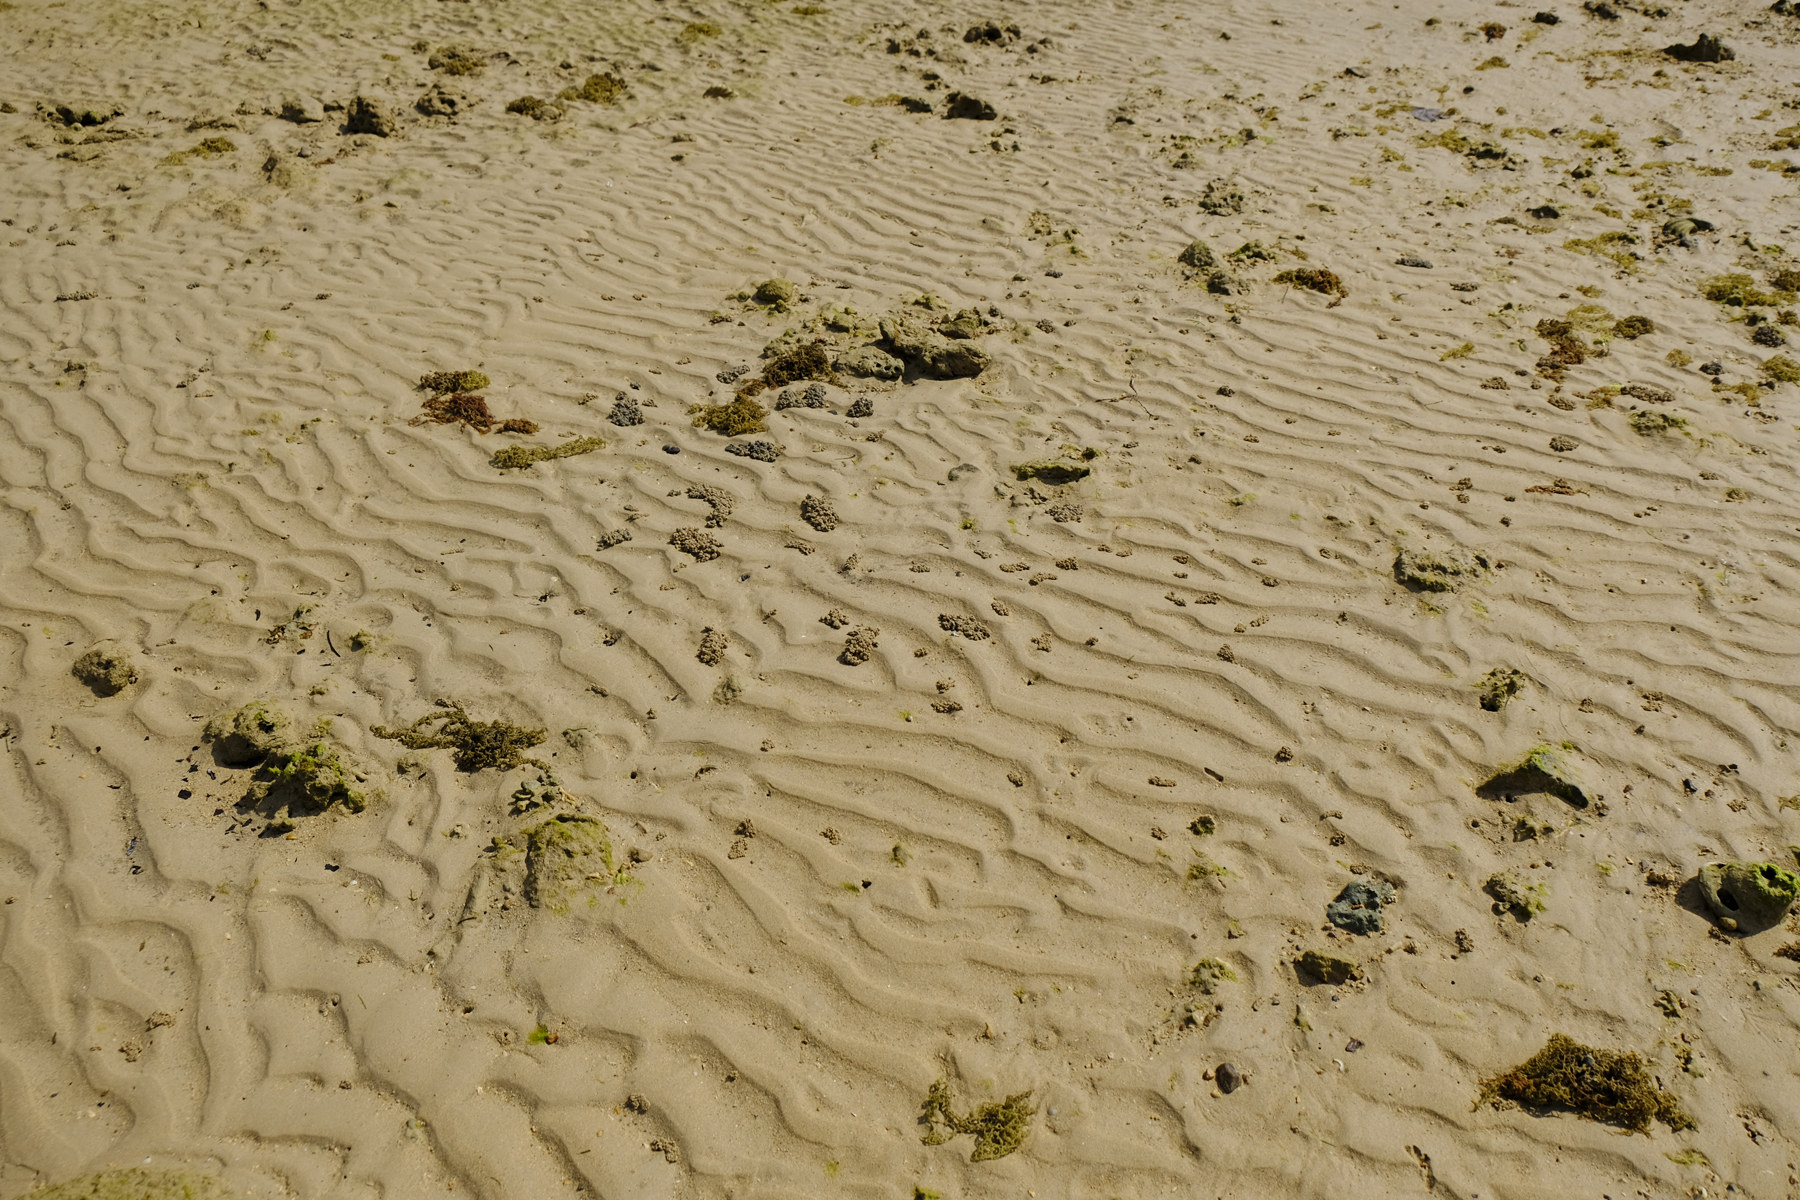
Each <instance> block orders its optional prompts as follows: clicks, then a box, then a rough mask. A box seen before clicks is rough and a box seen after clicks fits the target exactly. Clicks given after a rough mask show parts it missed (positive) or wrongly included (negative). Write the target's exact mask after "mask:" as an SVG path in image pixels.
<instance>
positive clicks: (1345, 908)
mask: <svg viewBox="0 0 1800 1200" xmlns="http://www.w3.org/2000/svg"><path fill="white" fill-rule="evenodd" d="M1394 899H1395V892H1394V885H1393V884H1391V883H1389V882H1387V881H1386V880H1384V879H1377V880H1376V881H1375V882H1374V883H1364V882H1362V880H1360V879H1358V880H1353V881H1352V882H1350V883H1348V884H1346V885H1345V886H1344V890H1343V891H1341V892H1339V893H1338V894H1337V899H1335V900H1333V901H1332V902H1331V903H1330V904H1327V905H1326V906H1325V919H1326V920H1327V921H1330V922H1331V923H1332V924H1333V925H1336V926H1337V927H1338V928H1339V929H1343V930H1347V931H1348V932H1350V933H1362V934H1367V933H1380V932H1381V906H1382V905H1384V904H1392V903H1393V902H1394Z"/></svg>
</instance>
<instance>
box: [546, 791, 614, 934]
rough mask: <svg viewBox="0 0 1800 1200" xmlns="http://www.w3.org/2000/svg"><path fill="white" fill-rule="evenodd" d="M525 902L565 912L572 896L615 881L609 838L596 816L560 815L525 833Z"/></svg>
mask: <svg viewBox="0 0 1800 1200" xmlns="http://www.w3.org/2000/svg"><path fill="white" fill-rule="evenodd" d="M524 837H525V899H526V901H527V902H528V903H529V904H530V905H531V906H532V907H533V908H545V909H549V910H550V911H551V912H567V911H569V907H570V905H571V904H572V903H573V901H574V900H575V898H576V897H577V896H578V895H579V894H580V893H581V892H583V891H585V890H587V889H588V888H590V887H591V886H592V885H594V884H596V883H598V884H600V885H601V886H605V885H607V884H610V883H612V882H613V880H614V875H615V873H616V872H615V870H614V867H613V856H612V839H611V838H610V837H608V836H607V830H606V825H605V824H604V823H603V822H601V821H600V820H599V819H598V818H596V817H589V816H583V815H580V814H576V813H564V814H562V815H560V816H556V817H552V818H551V819H550V820H548V821H545V822H543V823H542V824H540V825H534V826H532V827H531V828H530V829H527V830H525V831H524Z"/></svg>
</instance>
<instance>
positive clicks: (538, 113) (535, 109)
mask: <svg viewBox="0 0 1800 1200" xmlns="http://www.w3.org/2000/svg"><path fill="white" fill-rule="evenodd" d="M506 111H507V112H509V113H517V114H519V115H520V116H522V117H530V118H531V119H532V120H534V121H560V120H562V117H563V107H562V105H560V104H558V103H556V102H555V101H554V100H545V99H543V98H541V97H538V96H520V97H519V98H518V99H517V100H514V101H511V102H510V103H508V104H507V106H506Z"/></svg>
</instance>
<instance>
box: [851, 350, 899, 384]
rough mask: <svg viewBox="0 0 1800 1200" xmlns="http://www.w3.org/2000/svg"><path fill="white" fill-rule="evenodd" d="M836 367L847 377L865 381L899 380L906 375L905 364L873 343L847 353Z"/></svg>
mask: <svg viewBox="0 0 1800 1200" xmlns="http://www.w3.org/2000/svg"><path fill="white" fill-rule="evenodd" d="M836 367H837V370H838V371H839V372H841V373H843V374H845V375H855V376H858V377H860V378H863V379H898V378H900V376H902V375H904V374H906V364H905V363H903V362H901V361H900V360H899V359H898V358H895V357H894V356H893V355H892V354H889V353H888V352H887V351H886V350H883V349H882V348H881V347H880V346H877V345H875V344H873V343H870V344H869V345H867V346H858V347H856V348H855V349H854V350H849V351H846V352H845V353H844V354H842V355H840V356H839V357H838V360H837V363H836Z"/></svg>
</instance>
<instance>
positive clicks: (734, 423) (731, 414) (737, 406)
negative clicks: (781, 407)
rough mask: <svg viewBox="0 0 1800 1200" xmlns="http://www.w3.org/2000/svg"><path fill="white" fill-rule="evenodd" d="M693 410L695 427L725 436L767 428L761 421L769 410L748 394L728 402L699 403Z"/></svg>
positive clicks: (756, 431) (757, 431)
mask: <svg viewBox="0 0 1800 1200" xmlns="http://www.w3.org/2000/svg"><path fill="white" fill-rule="evenodd" d="M693 411H694V425H695V427H696V428H699V429H710V430H712V431H713V432H714V433H722V434H724V435H725V436H726V437H736V436H737V435H739V434H741V433H761V432H762V431H763V430H765V429H767V428H768V426H767V425H765V424H763V421H764V418H766V417H767V416H768V415H769V410H768V409H766V408H764V407H763V406H762V405H760V404H758V403H757V402H756V401H755V400H752V399H751V398H750V397H749V396H739V397H738V398H737V399H736V400H733V401H732V402H731V403H730V404H701V405H698V406H696V407H695V408H694V410H693Z"/></svg>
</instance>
